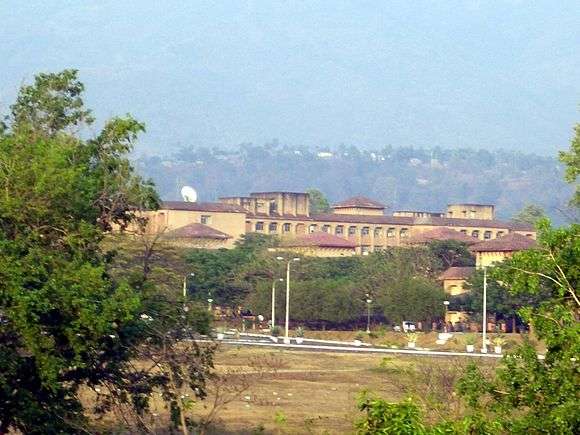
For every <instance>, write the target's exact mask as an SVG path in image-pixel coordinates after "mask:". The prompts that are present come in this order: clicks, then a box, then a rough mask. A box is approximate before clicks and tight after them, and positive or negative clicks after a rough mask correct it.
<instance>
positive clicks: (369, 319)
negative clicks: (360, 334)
mask: <svg viewBox="0 0 580 435" xmlns="http://www.w3.org/2000/svg"><path fill="white" fill-rule="evenodd" d="M366 296H367V334H370V333H371V303H372V302H373V300H372V299H371V297H370V295H369V294H368V293H367V295H366Z"/></svg>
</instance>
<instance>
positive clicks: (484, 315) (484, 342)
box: [481, 267, 487, 353]
mask: <svg viewBox="0 0 580 435" xmlns="http://www.w3.org/2000/svg"><path fill="white" fill-rule="evenodd" d="M482 318H483V325H482V326H483V334H482V340H483V343H482V344H481V353H487V268H486V267H484V268H483V316H482Z"/></svg>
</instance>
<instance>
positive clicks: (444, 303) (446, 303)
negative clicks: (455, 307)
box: [443, 301, 449, 332]
mask: <svg viewBox="0 0 580 435" xmlns="http://www.w3.org/2000/svg"><path fill="white" fill-rule="evenodd" d="M443 305H445V317H444V318H443V323H444V324H445V328H444V331H445V332H448V331H447V310H448V309H449V301H443Z"/></svg>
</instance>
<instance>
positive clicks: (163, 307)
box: [0, 70, 203, 434]
mask: <svg viewBox="0 0 580 435" xmlns="http://www.w3.org/2000/svg"><path fill="white" fill-rule="evenodd" d="M82 91H83V86H82V84H81V83H80V82H79V81H78V80H77V75H76V71H73V70H67V71H64V72H62V73H59V74H42V75H40V76H38V77H37V79H36V80H35V83H34V85H32V86H24V87H23V88H22V89H21V92H20V94H19V96H18V98H17V101H16V103H15V104H14V105H13V106H12V115H11V116H10V117H9V118H8V119H7V122H6V128H5V129H4V131H3V132H2V134H1V136H0V190H1V192H2V193H1V194H0V433H6V432H8V431H9V430H12V429H13V430H18V431H21V432H23V433H29V434H36V433H38V434H41V433H42V434H51V433H57V432H58V433H79V432H82V431H83V425H84V424H85V423H86V419H85V417H84V410H83V408H82V405H81V402H80V400H79V388H80V387H81V386H87V387H89V388H96V387H97V386H101V385H106V386H107V389H108V390H109V391H110V392H111V394H110V395H108V396H106V399H104V401H102V402H100V403H99V405H98V407H97V409H96V411H97V412H99V411H101V412H102V411H104V410H106V409H108V408H109V407H110V406H111V405H112V403H113V402H115V401H121V402H124V403H125V404H128V405H132V406H134V407H135V408H137V409H140V410H143V409H145V408H146V407H147V402H148V397H149V394H150V393H151V391H152V389H153V388H154V387H155V386H159V387H162V386H163V385H167V379H166V378H165V375H162V374H160V373H159V372H158V373H156V374H155V373H151V372H147V371H145V370H141V369H138V370H135V369H134V367H133V366H132V364H130V359H131V358H132V357H134V356H136V355H139V352H140V345H141V344H143V343H144V341H143V340H144V339H145V338H146V337H152V335H151V333H150V332H148V331H150V330H151V327H152V325H154V324H156V323H157V324H158V325H159V326H161V323H164V324H167V321H166V320H165V318H164V319H160V320H159V321H158V322H157V321H155V322H152V324H150V323H149V322H148V321H145V320H144V318H143V317H142V315H143V313H144V311H145V312H146V311H147V310H149V309H153V308H154V307H155V306H156V307H157V312H161V311H163V312H164V313H165V314H167V315H168V316H169V315H170V314H171V317H172V318H175V317H177V316H175V313H174V312H173V311H170V305H168V304H161V302H160V301H158V300H156V299H155V298H154V297H151V298H149V299H148V297H147V294H150V290H151V288H150V287H149V285H148V283H147V282H146V280H145V279H144V276H143V274H141V276H122V275H120V276H117V277H113V275H112V274H111V273H110V272H111V270H110V264H111V255H110V254H109V253H107V252H105V251H103V249H102V241H103V238H104V236H105V234H106V231H108V230H110V229H112V228H126V227H128V226H129V225H133V224H135V225H137V224H139V223H140V219H139V217H138V214H137V213H136V212H137V211H138V210H142V209H143V208H155V206H156V205H157V203H158V198H157V195H156V193H155V191H154V189H153V187H152V185H151V184H149V183H146V182H144V181H143V180H142V179H141V178H140V177H138V176H137V175H135V174H134V173H133V170H132V168H131V165H130V164H129V161H128V159H127V155H128V153H129V151H130V150H131V148H132V145H133V143H134V141H135V139H136V137H137V134H138V133H139V132H140V131H142V130H143V126H142V124H140V123H138V122H137V121H135V120H133V119H132V118H130V117H129V116H127V117H125V118H116V119H113V120H111V121H109V122H107V123H106V124H105V127H104V128H103V130H102V132H101V133H100V134H98V135H97V136H96V137H95V138H93V139H89V140H83V139H81V138H80V137H78V136H77V135H75V134H73V133H74V132H75V131H76V129H77V128H78V127H79V126H80V125H81V124H82V123H90V122H91V121H92V117H91V115H90V111H88V110H86V109H84V107H83V104H82V98H81V97H82V95H81V94H82ZM169 327H170V326H169V325H167V326H166V327H165V330H166V329H167V328H169ZM163 336H165V334H163ZM202 373H203V370H202V369H201V368H200V370H199V372H198V373H197V374H195V376H193V375H194V374H193V373H192V374H191V376H189V377H184V379H188V382H190V383H191V384H192V385H198V386H199V387H200V392H201V393H200V396H202V395H203V382H202V380H203V376H202V375H201V374H202ZM165 391H166V392H167V397H168V398H170V400H171V401H172V402H175V396H174V395H171V394H170V392H169V391H168V390H167V389H165Z"/></svg>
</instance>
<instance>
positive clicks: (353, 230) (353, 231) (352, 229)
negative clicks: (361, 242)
mask: <svg viewBox="0 0 580 435" xmlns="http://www.w3.org/2000/svg"><path fill="white" fill-rule="evenodd" d="M355 234H356V227H355V226H351V227H348V235H349V236H354V235H355Z"/></svg>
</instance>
